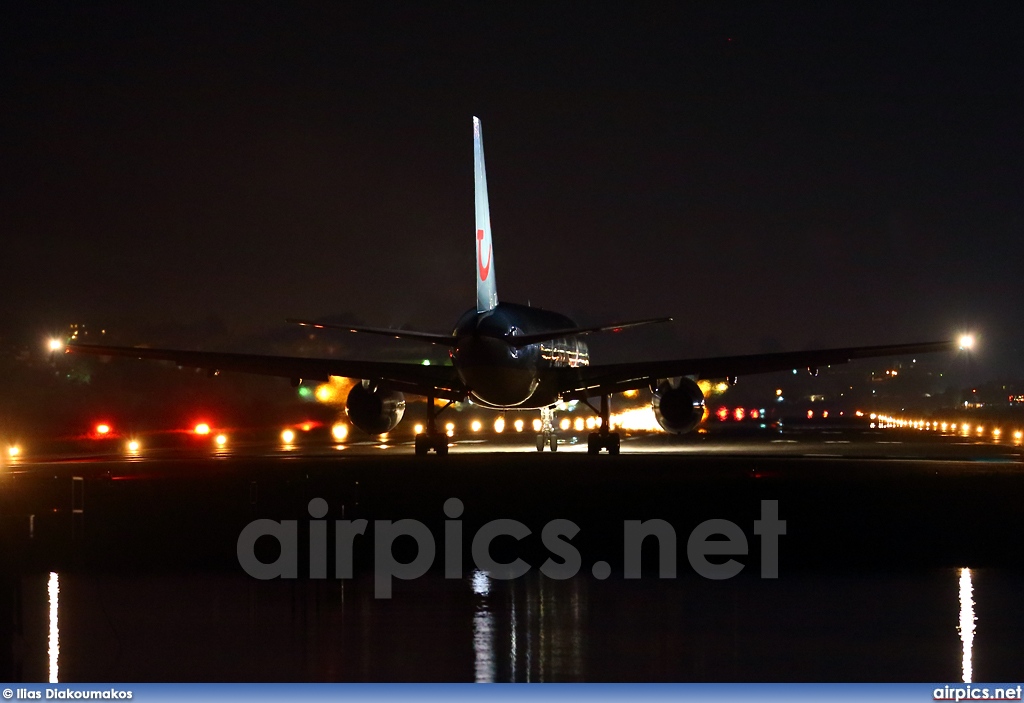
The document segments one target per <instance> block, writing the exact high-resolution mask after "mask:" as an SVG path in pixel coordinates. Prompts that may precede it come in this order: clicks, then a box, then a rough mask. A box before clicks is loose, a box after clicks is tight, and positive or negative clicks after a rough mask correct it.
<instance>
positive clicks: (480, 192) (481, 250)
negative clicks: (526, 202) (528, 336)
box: [473, 117, 498, 312]
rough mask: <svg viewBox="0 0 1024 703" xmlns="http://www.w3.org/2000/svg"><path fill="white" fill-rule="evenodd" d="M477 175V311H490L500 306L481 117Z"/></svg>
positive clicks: (475, 162) (476, 126) (476, 140)
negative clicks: (495, 277)
mask: <svg viewBox="0 0 1024 703" xmlns="http://www.w3.org/2000/svg"><path fill="white" fill-rule="evenodd" d="M473 176H474V183H475V190H476V311H477V312H487V311H488V310H493V309H494V308H495V306H497V304H498V288H497V286H496V285H495V283H494V249H493V247H492V245H491V211H490V207H489V205H488V203H487V172H486V171H485V170H484V140H483V134H482V133H481V130H480V118H478V117H474V118H473Z"/></svg>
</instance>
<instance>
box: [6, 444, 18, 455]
mask: <svg viewBox="0 0 1024 703" xmlns="http://www.w3.org/2000/svg"><path fill="white" fill-rule="evenodd" d="M19 454H21V447H19V446H18V445H17V444H14V445H11V446H10V447H8V448H7V456H9V457H11V458H12V459H13V458H14V457H16V456H18V455H19Z"/></svg>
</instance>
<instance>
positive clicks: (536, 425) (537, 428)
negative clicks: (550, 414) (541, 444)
mask: <svg viewBox="0 0 1024 703" xmlns="http://www.w3.org/2000/svg"><path fill="white" fill-rule="evenodd" d="M543 426H544V423H542V422H541V421H540V420H534V421H533V431H534V432H540V430H541V428H542V427H543Z"/></svg>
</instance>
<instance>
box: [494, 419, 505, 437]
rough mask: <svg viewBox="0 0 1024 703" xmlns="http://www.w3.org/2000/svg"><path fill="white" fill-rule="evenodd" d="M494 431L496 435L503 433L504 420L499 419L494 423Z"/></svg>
mask: <svg viewBox="0 0 1024 703" xmlns="http://www.w3.org/2000/svg"><path fill="white" fill-rule="evenodd" d="M494 431H495V432H497V433H498V434H501V433H502V432H504V431H505V418H503V417H499V418H498V419H496V420H495V421H494Z"/></svg>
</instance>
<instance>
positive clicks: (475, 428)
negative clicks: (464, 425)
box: [469, 420, 483, 432]
mask: <svg viewBox="0 0 1024 703" xmlns="http://www.w3.org/2000/svg"><path fill="white" fill-rule="evenodd" d="M482 427H483V425H482V424H481V423H480V421H479V420H473V422H471V423H470V424H469V429H471V430H473V431H474V432H479V431H480V428H482Z"/></svg>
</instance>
